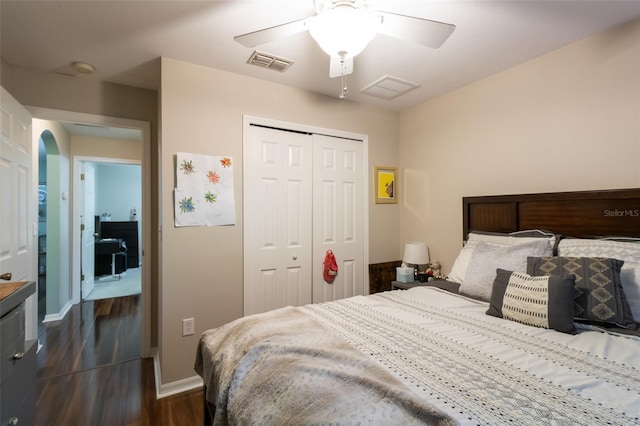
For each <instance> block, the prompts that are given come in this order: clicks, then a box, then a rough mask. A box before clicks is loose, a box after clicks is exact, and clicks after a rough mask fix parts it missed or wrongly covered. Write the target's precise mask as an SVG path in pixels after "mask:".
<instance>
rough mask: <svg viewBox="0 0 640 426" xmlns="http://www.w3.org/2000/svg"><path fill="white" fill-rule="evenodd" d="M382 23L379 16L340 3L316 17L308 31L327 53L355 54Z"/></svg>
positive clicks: (371, 37)
mask: <svg viewBox="0 0 640 426" xmlns="http://www.w3.org/2000/svg"><path fill="white" fill-rule="evenodd" d="M381 22H382V19H381V17H380V16H376V15H372V14H371V13H369V12H367V11H364V10H361V9H356V8H354V7H353V6H352V5H350V4H341V5H337V6H335V7H334V8H332V9H330V10H327V11H325V12H322V13H321V14H319V15H318V16H316V17H315V19H314V20H313V21H312V22H311V23H310V25H309V33H310V34H311V37H313V39H314V40H315V41H316V43H318V45H319V46H320V48H321V49H322V50H324V51H325V53H326V54H327V55H329V56H334V57H344V56H351V57H354V56H356V55H358V54H359V53H360V52H362V51H363V50H364V49H365V47H367V45H368V44H369V42H370V41H371V40H372V39H373V37H375V36H376V34H377V33H378V26H379V25H380V23H381Z"/></svg>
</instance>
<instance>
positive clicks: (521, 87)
mask: <svg viewBox="0 0 640 426" xmlns="http://www.w3.org/2000/svg"><path fill="white" fill-rule="evenodd" d="M399 149H400V169H401V177H402V180H400V183H401V187H403V189H404V193H405V197H404V201H403V206H404V209H403V210H402V212H401V215H400V217H401V220H400V223H401V235H402V237H403V238H404V239H419V240H423V241H426V242H427V243H428V244H429V248H430V251H431V257H432V259H434V258H435V259H439V260H441V261H442V264H443V269H444V271H445V272H448V271H449V270H450V268H451V265H452V263H453V260H454V259H455V256H456V255H457V253H458V251H459V249H460V247H461V244H462V197H463V196H474V195H493V194H511V193H529V192H548V191H574V190H596V189H615V188H631V187H640V21H635V22H633V23H630V24H627V25H624V26H621V27H618V28H615V29H612V30H609V31H607V32H604V33H602V34H598V35H595V36H592V37H589V38H587V39H584V40H582V41H580V42H577V43H574V44H572V45H569V46H566V47H565V48H562V49H560V50H557V51H554V52H552V53H549V54H547V55H544V56H542V57H539V58H537V59H535V60H532V61H530V62H528V63H525V64H523V65H520V66H518V67H515V68H512V69H510V70H507V71H505V72H502V73H500V74H497V75H494V76H491V77H489V78H487V79H484V80H482V81H479V82H477V83H474V84H471V85H469V86H466V87H463V88H461V89H459V90H457V91H455V92H451V93H448V94H446V95H443V96H441V97H439V98H437V99H434V100H431V101H429V102H426V103H424V104H422V105H419V106H417V107H415V108H412V109H410V110H407V111H403V112H402V113H401V114H400V148H399Z"/></svg>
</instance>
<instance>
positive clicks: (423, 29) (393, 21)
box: [234, 0, 455, 78]
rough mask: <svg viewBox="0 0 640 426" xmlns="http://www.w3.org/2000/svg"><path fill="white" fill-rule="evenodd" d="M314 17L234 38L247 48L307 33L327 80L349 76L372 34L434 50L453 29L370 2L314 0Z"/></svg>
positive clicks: (359, 0) (443, 24)
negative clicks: (324, 58) (325, 65)
mask: <svg viewBox="0 0 640 426" xmlns="http://www.w3.org/2000/svg"><path fill="white" fill-rule="evenodd" d="M314 6H315V9H316V13H317V14H316V15H315V16H312V17H309V18H306V19H300V20H298V21H293V22H288V23H286V24H281V25H276V26H274V27H270V28H265V29H262V30H258V31H253V32H250V33H247V34H242V35H239V36H236V37H234V40H236V41H237V42H239V43H241V44H242V45H244V46H247V47H252V48H254V47H256V46H259V45H261V44H265V43H268V42H271V41H274V40H278V39H281V38H284V37H288V36H291V35H293V34H297V33H300V32H303V31H309V33H310V34H311V36H312V37H313V38H314V40H316V42H317V43H318V45H319V46H320V47H321V48H322V50H324V51H325V52H326V53H327V54H328V55H329V56H330V57H331V63H330V66H329V77H332V78H334V77H343V78H344V76H346V75H348V74H351V73H352V72H353V57H354V56H356V55H358V54H359V53H360V52H362V51H363V50H364V49H365V48H366V47H367V44H369V42H370V41H371V40H372V39H373V38H374V37H375V36H376V34H378V33H380V34H385V35H388V36H391V37H394V38H398V39H401V40H407V41H411V42H414V43H417V44H420V45H423V46H427V47H431V48H434V49H437V48H438V47H440V46H441V45H442V44H443V43H444V42H445V40H447V38H449V36H450V35H451V33H452V32H453V30H454V29H455V25H451V24H446V23H442V22H436V21H431V20H428V19H422V18H418V17H413V16H405V15H399V14H397V13H391V12H383V11H381V10H376V9H374V7H373V4H372V0H314Z"/></svg>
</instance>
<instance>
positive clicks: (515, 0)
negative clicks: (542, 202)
mask: <svg viewBox="0 0 640 426" xmlns="http://www.w3.org/2000/svg"><path fill="white" fill-rule="evenodd" d="M375 5H376V8H377V9H379V10H384V11H389V12H394V13H399V14H404V15H411V16H417V17H421V18H426V19H431V20H435V21H441V22H446V23H450V24H454V25H455V26H456V29H455V31H454V32H453V34H452V36H451V37H450V38H449V39H448V40H447V41H446V42H445V43H444V45H443V46H442V47H441V48H440V49H437V50H432V49H429V48H426V47H422V46H419V45H415V44H412V43H409V42H403V41H400V40H397V39H394V38H390V37H387V36H383V35H378V36H376V37H375V38H374V40H373V41H372V42H371V43H370V44H369V46H368V47H367V48H366V49H365V51H364V52H363V53H362V54H361V55H359V56H357V57H356V58H355V61H354V73H353V74H352V75H350V76H349V77H348V86H349V94H348V99H349V100H352V101H356V102H360V103H367V104H371V105H376V106H379V107H383V108H388V109H392V110H400V109H403V108H406V107H409V106H413V105H416V104H419V103H421V102H423V101H425V100H427V99H429V98H432V97H435V96H438V95H440V94H443V93H445V92H448V91H451V90H454V89H456V88H459V87H462V86H464V85H467V84H469V83H471V82H473V81H476V80H479V79H482V78H484V77H486V76H489V75H491V74H494V73H496V72H499V71H501V70H504V69H507V68H510V67H512V66H514V65H516V64H519V63H522V62H525V61H528V60H530V59H532V58H535V57H537V56H540V55H542V54H544V53H546V52H549V51H552V50H555V49H558V48H560V47H562V46H564V45H567V44H570V43H572V42H574V41H577V40H580V39H582V38H584V37H586V36H588V35H590V34H593V33H596V32H598V31H601V30H604V29H606V28H609V27H612V26H615V25H618V24H620V23H623V22H626V21H629V20H632V19H636V18H638V17H640V0H625V1H612V0H604V1H601V0H587V1H581V0H535V1H531V0H511V1H509V0H502V1H497V0H492V1H490V0H468V1H459V0H434V1H428V0H422V1H418V0H413V1H411V0H393V1H392V0H386V1H385V0H379V1H377V2H375ZM313 14H314V8H313V0H288V1H285V0H253V1H249V0H235V1H189V0H181V1H153V0H136V1H121V0H107V1H100V0H91V1H90V0H84V1H77V0H76V1H29V0H20V1H16V0H2V1H1V2H0V19H1V21H0V42H1V45H0V53H1V55H2V57H3V58H4V60H5V61H7V62H8V63H9V64H11V65H15V66H21V67H28V68H35V69H39V70H43V71H48V72H57V73H63V74H70V75H74V74H76V73H75V72H74V71H73V70H72V68H71V66H70V64H71V62H73V61H83V62H87V63H90V64H92V65H94V66H95V67H96V72H95V73H94V74H92V75H76V76H75V77H70V78H83V79H97V80H105V81H110V82H114V83H120V84H125V85H131V86H136V87H142V88H149V89H156V88H157V87H158V82H159V62H158V61H157V58H158V57H161V56H165V57H170V58H173V59H178V60H182V61H186V62H190V63H193V64H200V65H204V66H207V67H211V68H218V69H222V70H226V71H230V72H233V73H238V74H244V75H247V76H251V77H255V78H259V79H263V80H268V81H273V82H277V83H281V84H286V85H289V86H294V87H298V88H301V89H306V90H309V91H313V92H318V93H323V94H326V95H328V96H335V97H337V95H338V93H339V92H340V88H341V87H340V81H339V79H330V78H329V77H328V74H329V58H328V57H327V56H326V55H325V54H324V53H323V52H322V50H321V49H320V48H319V47H318V46H317V45H316V44H315V42H314V41H313V39H312V38H311V37H310V35H309V34H308V33H306V32H305V33H301V34H296V35H294V36H290V37H288V38H286V39H282V40H278V41H274V42H271V43H269V44H266V45H263V46H260V47H259V48H258V50H260V51H262V52H266V53H271V54H274V55H278V56H282V57H285V58H288V59H292V60H293V61H295V64H294V65H293V66H292V67H290V68H289V69H288V70H287V71H286V72H285V73H280V72H276V71H271V70H267V69H263V68H259V67H256V66H252V65H248V64H247V63H246V61H247V59H248V58H249V56H250V55H251V53H252V52H253V49H250V48H246V47H244V46H242V45H240V44H239V43H237V42H235V41H234V40H233V37H234V36H236V35H240V34H243V33H246V32H251V31H255V30H259V29H262V28H265V27H269V26H274V25H278V24H281V23H285V22H289V21H293V20H297V19H302V18H306V17H309V16H312V15H313ZM385 75H391V76H393V77H397V78H400V79H403V80H408V81H412V82H416V83H418V84H419V85H420V87H419V88H418V89H417V90H414V91H412V92H409V93H407V94H405V95H402V96H400V97H398V98H396V99H393V100H383V99H379V98H376V97H372V96H367V95H364V94H361V93H359V91H360V89H362V88H363V87H365V86H367V85H369V84H370V83H372V82H374V81H375V80H378V79H379V78H380V77H383V76H385Z"/></svg>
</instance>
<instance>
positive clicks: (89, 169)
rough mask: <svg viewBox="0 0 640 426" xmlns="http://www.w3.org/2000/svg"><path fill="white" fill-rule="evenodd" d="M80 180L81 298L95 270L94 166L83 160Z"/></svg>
mask: <svg viewBox="0 0 640 426" xmlns="http://www.w3.org/2000/svg"><path fill="white" fill-rule="evenodd" d="M82 165H83V170H82V176H83V178H81V179H80V182H81V186H82V189H81V194H82V218H81V220H80V223H82V225H81V231H80V235H81V236H80V238H81V241H82V244H81V249H82V250H81V254H80V256H81V259H82V260H81V265H82V266H81V269H82V270H81V274H80V279H81V283H82V285H81V292H82V293H81V298H82V299H84V298H85V297H86V296H87V295H88V294H89V293H90V292H91V290H93V286H94V271H95V266H94V263H95V233H96V229H95V207H96V202H95V187H96V185H95V167H94V165H93V164H92V163H87V162H83V163H82Z"/></svg>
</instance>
